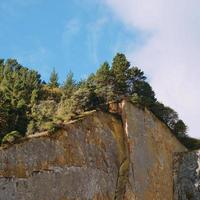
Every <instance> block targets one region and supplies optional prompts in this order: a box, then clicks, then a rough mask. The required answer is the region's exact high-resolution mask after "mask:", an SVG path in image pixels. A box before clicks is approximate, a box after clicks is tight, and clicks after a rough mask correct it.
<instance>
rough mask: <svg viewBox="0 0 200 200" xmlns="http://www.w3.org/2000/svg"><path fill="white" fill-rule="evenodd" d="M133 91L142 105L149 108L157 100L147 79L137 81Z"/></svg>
mask: <svg viewBox="0 0 200 200" xmlns="http://www.w3.org/2000/svg"><path fill="white" fill-rule="evenodd" d="M131 93H132V94H133V96H136V97H137V98H138V101H139V104H140V105H143V106H146V107H147V108H150V107H151V106H152V105H153V104H154V103H155V102H156V98H155V93H154V91H153V89H152V87H151V86H150V85H149V84H148V83H147V82H145V81H140V80H137V81H135V83H134V85H133V86H132V92H131Z"/></svg>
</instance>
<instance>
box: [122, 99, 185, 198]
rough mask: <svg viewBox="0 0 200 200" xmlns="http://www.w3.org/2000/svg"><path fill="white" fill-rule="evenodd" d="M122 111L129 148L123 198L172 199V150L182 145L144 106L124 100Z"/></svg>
mask: <svg viewBox="0 0 200 200" xmlns="http://www.w3.org/2000/svg"><path fill="white" fill-rule="evenodd" d="M122 115H123V124H124V128H125V132H126V135H127V137H128V144H129V150H130V167H129V168H130V170H129V181H128V184H127V191H128V192H127V194H126V195H127V196H128V197H127V199H137V200H172V199H173V173H172V171H173V170H172V164H173V154H174V153H175V152H183V151H186V148H185V147H184V146H183V145H182V144H181V143H180V142H179V141H178V140H177V139H176V138H175V137H174V136H173V134H172V133H171V132H170V130H169V129H168V128H167V126H166V125H164V124H163V123H162V122H160V121H159V120H158V119H157V118H156V117H155V116H154V115H153V114H152V113H150V112H149V111H148V110H146V109H145V110H142V109H139V108H137V107H135V106H133V105H132V104H131V103H129V102H125V101H124V102H122ZM126 195H125V196H126ZM129 196H132V197H131V198H129Z"/></svg>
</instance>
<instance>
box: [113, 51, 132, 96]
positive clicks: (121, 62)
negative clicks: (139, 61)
mask: <svg viewBox="0 0 200 200" xmlns="http://www.w3.org/2000/svg"><path fill="white" fill-rule="evenodd" d="M129 67H130V63H129V62H128V60H127V59H126V56H125V55H124V54H121V53H117V55H116V56H115V57H114V59H113V63H112V68H111V73H112V75H113V78H114V90H115V94H117V95H118V96H119V97H120V96H126V95H127V93H128V83H127V81H128V69H129Z"/></svg>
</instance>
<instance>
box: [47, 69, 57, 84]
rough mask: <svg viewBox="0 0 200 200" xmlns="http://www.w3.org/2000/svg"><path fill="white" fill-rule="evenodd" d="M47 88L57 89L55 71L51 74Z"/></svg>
mask: <svg viewBox="0 0 200 200" xmlns="http://www.w3.org/2000/svg"><path fill="white" fill-rule="evenodd" d="M49 86H50V87H51V88H57V87H58V86H59V83H58V74H57V73H56V71H55V69H53V71H52V72H51V76H50V80H49Z"/></svg>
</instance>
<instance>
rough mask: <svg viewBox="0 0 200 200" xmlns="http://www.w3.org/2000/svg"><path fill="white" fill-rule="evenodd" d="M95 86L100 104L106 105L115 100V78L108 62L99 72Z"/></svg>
mask: <svg viewBox="0 0 200 200" xmlns="http://www.w3.org/2000/svg"><path fill="white" fill-rule="evenodd" d="M95 84H96V90H95V92H96V94H97V96H98V99H99V103H106V102H109V101H110V100H112V99H113V98H114V85H113V77H112V74H111V71H110V66H109V64H108V63H107V62H104V63H103V64H102V65H101V67H100V68H99V69H98V70H97V72H96V75H95Z"/></svg>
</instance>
